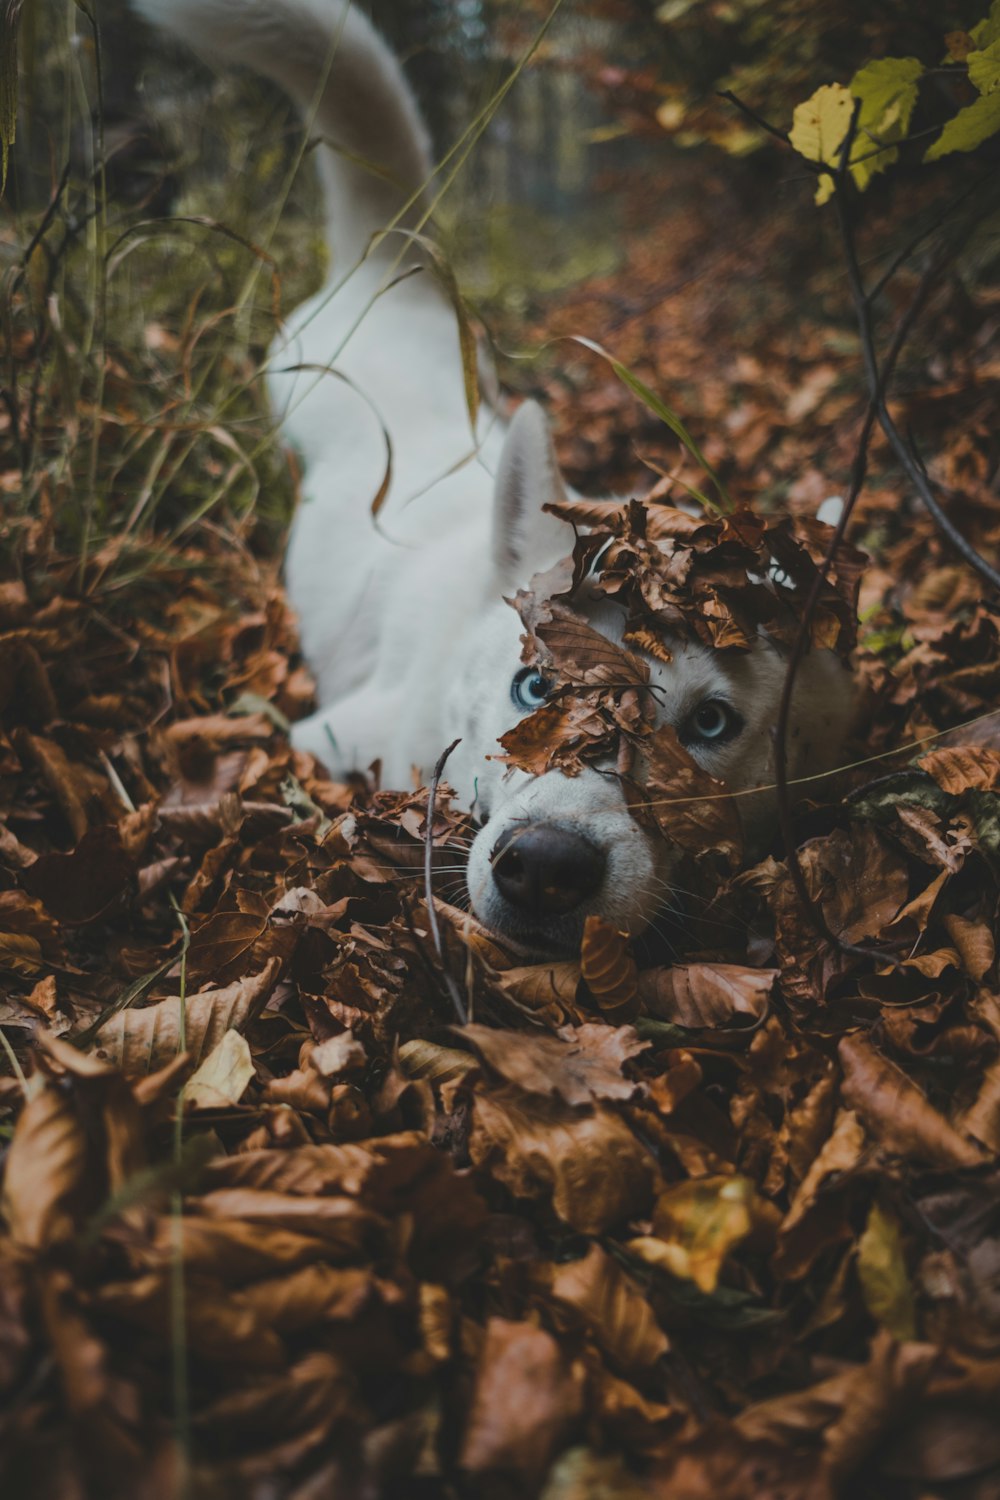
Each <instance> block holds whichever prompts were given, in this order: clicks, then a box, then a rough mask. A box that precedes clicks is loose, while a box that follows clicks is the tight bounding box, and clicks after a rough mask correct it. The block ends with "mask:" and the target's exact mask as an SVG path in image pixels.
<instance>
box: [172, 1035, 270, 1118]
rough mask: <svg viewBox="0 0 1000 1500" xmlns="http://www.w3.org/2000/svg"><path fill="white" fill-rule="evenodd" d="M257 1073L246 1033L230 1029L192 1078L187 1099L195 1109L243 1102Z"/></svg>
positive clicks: (185, 1098)
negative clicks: (245, 1093)
mask: <svg viewBox="0 0 1000 1500" xmlns="http://www.w3.org/2000/svg"><path fill="white" fill-rule="evenodd" d="M253 1076H254V1065H253V1058H252V1057H251V1056H250V1046H249V1043H248V1042H247V1039H246V1037H244V1036H241V1035H240V1033H239V1032H238V1031H233V1030H229V1031H226V1032H224V1033H223V1035H222V1039H221V1040H220V1041H219V1042H217V1043H216V1045H215V1046H214V1047H213V1048H212V1050H211V1052H210V1053H209V1054H208V1056H207V1057H206V1058H205V1059H204V1061H203V1062H202V1064H201V1066H200V1067H199V1068H197V1069H196V1070H195V1072H194V1073H192V1075H191V1077H190V1078H189V1079H188V1081H187V1084H186V1085H185V1088H184V1102H185V1103H186V1104H189V1105H190V1106H191V1107H192V1109H226V1108H228V1106H229V1105H231V1104H238V1103H239V1101H240V1099H241V1098H242V1097H243V1094H244V1092H245V1090H246V1088H247V1085H248V1084H249V1083H250V1080H251V1079H252V1078H253Z"/></svg>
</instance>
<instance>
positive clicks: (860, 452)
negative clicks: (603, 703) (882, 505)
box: [774, 258, 944, 962]
mask: <svg viewBox="0 0 1000 1500" xmlns="http://www.w3.org/2000/svg"><path fill="white" fill-rule="evenodd" d="M943 268H944V258H942V259H939V260H938V261H935V262H934V263H933V264H932V265H931V266H929V267H928V268H927V270H926V271H925V273H924V275H923V277H922V278H921V281H920V285H919V286H918V288H917V290H916V292H915V294H914V296H913V298H912V300H911V302H910V305H909V307H908V308H907V310H906V312H905V313H904V314H903V317H902V318H901V319H900V320H899V323H898V325H897V327H896V331H895V333H894V334H893V338H892V343H891V344H890V346H889V349H888V352H887V354H886V357H885V363H884V365H883V367H882V371H881V374H880V375H879V385H878V389H879V391H882V390H884V388H885V386H886V384H887V383H888V381H889V380H890V379H891V378H892V373H893V371H894V369H895V367H896V362H897V360H898V359H899V355H900V353H901V351H902V349H903V345H904V344H905V342H906V340H907V338H908V337H909V335H910V331H911V329H912V328H913V324H914V323H915V322H916V320H917V318H918V316H919V315H920V312H921V311H922V309H923V307H924V304H925V303H926V301H927V297H928V295H929V293H930V290H931V288H932V286H933V285H934V282H935V281H936V280H937V278H938V276H939V275H940V274H941V271H942V270H943ZM876 415H877V410H876V404H875V400H874V398H869V401H868V407H867V410H866V411H865V415H864V419H863V421H862V424H861V431H860V432H859V434H858V443H857V448H856V450H855V456H854V463H853V465H852V470H851V484H850V489H849V490H848V494H847V498H846V500H845V502H844V508H843V511H842V512H841V516H840V520H839V521H838V522H837V525H836V526H835V528H834V532H833V536H832V537H831V538H830V544H829V546H828V547H827V550H826V554H825V556H824V558H823V561H822V562H821V563H820V566H819V569H818V571H817V573H816V577H815V578H814V579H813V583H812V588H811V589H810V591H809V594H808V596H807V598H806V603H805V608H804V609H803V611H802V618H801V621H800V624H799V631H798V634H797V636H796V638H795V644H794V645H793V647H792V652H791V656H790V657H789V661H788V668H787V671H786V672H785V681H784V685H783V687H782V692H781V702H780V704H779V706H778V718H777V722H776V724H775V729H774V781H775V789H776V800H777V805H778V822H779V825H780V827H781V837H782V841H783V842H784V845H785V850H786V853H787V858H788V872H789V874H790V876H791V878H792V884H793V885H794V887H795V891H796V894H797V896H798V898H799V900H800V902H801V903H802V906H803V907H804V908H805V910H806V911H807V912H808V914H809V918H810V921H811V922H812V924H813V926H814V927H815V928H816V931H817V932H818V933H819V934H820V935H821V936H822V937H824V938H826V940H827V941H828V942H831V943H833V944H834V946H835V947H839V948H842V949H844V950H845V951H847V952H851V953H856V954H859V955H861V954H863V955H864V956H865V957H869V958H870V957H878V958H881V957H887V958H888V957H889V955H883V954H881V953H878V954H876V953H873V952H872V951H871V950H869V949H866V948H858V947H854V946H853V945H851V944H846V943H844V942H842V941H841V940H840V939H838V938H836V937H834V935H833V933H831V932H830V930H829V928H828V926H827V924H826V922H825V921H824V919H823V916H822V913H821V912H820V911H819V908H818V907H817V906H816V903H815V902H814V901H813V899H812V897H811V896H810V894H809V890H808V887H807V886H806V881H805V876H804V874H803V871H802V865H801V863H800V861H799V856H798V850H797V848H796V845H795V829H794V824H793V820H792V814H791V805H790V802H789V797H788V787H789V780H788V760H787V751H788V723H789V719H790V717H791V707H792V698H793V695H794V692H795V679H796V677H797V675H798V670H799V667H800V665H801V663H802V658H803V656H804V655H805V650H806V646H807V644H808V641H809V626H810V624H811V622H812V617H813V615H814V614H815V612H816V607H817V605H818V604H819V597H820V593H821V591H822V588H823V585H824V584H825V583H826V580H827V577H828V575H829V572H830V568H831V567H832V565H833V562H834V559H835V558H836V555H837V552H838V550H839V548H840V544H841V542H842V541H843V540H844V535H845V533H846V531H847V527H848V525H849V523H850V520H851V515H852V512H853V510H854V507H855V505H856V503H857V500H858V497H859V496H860V494H861V491H862V489H863V487H864V482H865V477H866V475H867V472H868V445H869V443H870V441H871V435H872V429H873V428H874V425H875V418H876ZM890 962H894V960H892V959H891V958H890Z"/></svg>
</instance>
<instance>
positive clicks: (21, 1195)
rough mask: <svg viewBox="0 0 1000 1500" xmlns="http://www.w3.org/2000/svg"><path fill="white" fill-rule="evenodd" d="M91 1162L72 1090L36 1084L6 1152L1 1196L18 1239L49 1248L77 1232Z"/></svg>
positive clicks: (10, 1228)
mask: <svg viewBox="0 0 1000 1500" xmlns="http://www.w3.org/2000/svg"><path fill="white" fill-rule="evenodd" d="M86 1167H87V1149H86V1140H85V1136H84V1131H83V1125H82V1122H81V1120H80V1118H79V1115H78V1113H77V1110H76V1108H75V1107H74V1099H73V1095H72V1094H71V1093H70V1092H69V1091H68V1090H65V1089H59V1088H57V1087H55V1085H53V1084H44V1085H43V1086H42V1087H36V1088H35V1090H34V1092H33V1094H32V1097H31V1098H30V1099H29V1100H28V1103H27V1104H26V1105H25V1107H24V1109H23V1111H22V1113H21V1118H20V1120H19V1121H18V1127H17V1133H16V1135H15V1137H14V1140H13V1142H12V1143H11V1146H10V1150H9V1151H8V1152H7V1159H6V1166H5V1170H4V1179H3V1196H2V1198H0V1208H2V1212H3V1219H4V1223H5V1224H6V1226H7V1230H8V1233H9V1234H10V1236H11V1239H12V1240H13V1241H14V1243H15V1244H16V1245H20V1246H22V1247H24V1248H25V1249H29V1250H36V1251H38V1250H47V1249H49V1248H50V1247H51V1246H52V1245H57V1244H60V1243H63V1242H65V1241H67V1240H70V1239H72V1238H73V1236H74V1235H75V1234H76V1228H77V1213H78V1210H79V1198H80V1192H81V1189H82V1187H83V1185H84V1175H85V1172H86Z"/></svg>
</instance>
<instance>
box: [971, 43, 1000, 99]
mask: <svg viewBox="0 0 1000 1500" xmlns="http://www.w3.org/2000/svg"><path fill="white" fill-rule="evenodd" d="M965 62H966V66H967V67H968V69H969V77H970V78H971V79H972V82H973V83H974V84H975V85H976V88H977V89H978V90H979V92H980V93H981V94H992V93H993V91H994V90H995V89H997V88H1000V37H998V38H997V40H996V41H995V42H990V44H989V46H988V47H983V48H981V49H980V50H979V51H978V52H970V53H969V55H968V57H967V58H966V59H965Z"/></svg>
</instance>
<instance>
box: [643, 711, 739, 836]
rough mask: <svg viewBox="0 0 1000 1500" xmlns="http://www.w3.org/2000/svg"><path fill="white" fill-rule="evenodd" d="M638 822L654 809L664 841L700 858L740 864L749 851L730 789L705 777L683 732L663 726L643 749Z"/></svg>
mask: <svg viewBox="0 0 1000 1500" xmlns="http://www.w3.org/2000/svg"><path fill="white" fill-rule="evenodd" d="M641 783H642V786H641V793H640V795H639V800H637V801H636V800H635V799H632V798H630V799H629V801H630V803H632V804H633V805H634V810H635V812H636V815H637V816H642V815H643V813H644V811H645V809H647V808H648V813H647V814H646V815H647V816H649V817H651V818H652V819H653V820H654V821H655V823H656V825H657V827H658V828H659V829H660V831H661V832H662V833H663V835H664V837H666V838H668V839H670V840H671V842H673V843H675V844H676V845H677V846H678V847H679V848H680V849H684V850H685V851H687V852H690V853H694V854H704V853H705V852H706V851H708V850H718V851H719V852H720V853H721V854H722V856H723V857H724V858H725V859H726V860H728V861H729V862H730V863H731V864H734V865H735V864H736V863H737V862H738V861H739V859H740V857H741V854H742V850H743V827H742V824H741V823H740V816H739V812H738V811H737V805H736V803H735V802H734V800H733V798H732V797H731V796H730V795H729V793H728V791H727V788H726V785H725V783H724V782H722V781H717V780H716V779H715V777H714V776H710V775H709V774H708V772H707V771H703V770H702V769H701V767H700V766H698V765H696V764H695V762H694V761H693V760H692V759H691V757H690V755H688V753H687V751H686V750H685V749H684V747H683V745H682V744H681V742H680V740H679V739H678V738H677V731H676V730H675V729H673V728H672V727H671V726H670V725H669V724H661V725H660V727H659V728H658V729H657V730H656V731H655V733H654V734H653V735H652V736H651V738H649V739H648V740H646V741H645V742H644V743H643V746H642V775H641Z"/></svg>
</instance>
